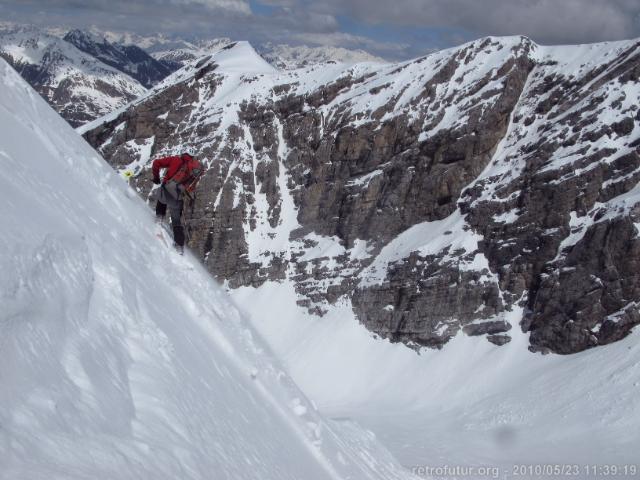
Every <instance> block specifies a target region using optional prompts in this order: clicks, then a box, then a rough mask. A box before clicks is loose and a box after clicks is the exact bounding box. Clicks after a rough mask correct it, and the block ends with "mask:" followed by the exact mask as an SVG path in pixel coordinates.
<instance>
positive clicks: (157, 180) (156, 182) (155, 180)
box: [153, 177, 160, 185]
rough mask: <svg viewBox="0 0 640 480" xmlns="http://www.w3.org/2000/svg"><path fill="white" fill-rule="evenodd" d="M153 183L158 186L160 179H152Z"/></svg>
mask: <svg viewBox="0 0 640 480" xmlns="http://www.w3.org/2000/svg"><path fill="white" fill-rule="evenodd" d="M153 183H155V184H156V185H160V177H153Z"/></svg>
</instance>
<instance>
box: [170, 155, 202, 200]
mask: <svg viewBox="0 0 640 480" xmlns="http://www.w3.org/2000/svg"><path fill="white" fill-rule="evenodd" d="M200 175H202V164H201V163H200V162H199V161H198V160H196V159H195V158H193V157H192V156H191V155H189V154H186V153H185V154H183V155H182V165H181V166H180V168H179V169H178V171H177V172H176V173H175V174H174V175H173V177H171V181H173V182H176V183H177V184H178V185H182V186H184V188H185V190H187V191H188V192H193V191H194V190H195V188H196V184H197V183H198V180H199V178H200Z"/></svg>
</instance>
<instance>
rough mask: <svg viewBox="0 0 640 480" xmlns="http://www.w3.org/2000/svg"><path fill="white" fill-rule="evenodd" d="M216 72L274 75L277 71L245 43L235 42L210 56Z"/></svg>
mask: <svg viewBox="0 0 640 480" xmlns="http://www.w3.org/2000/svg"><path fill="white" fill-rule="evenodd" d="M211 59H212V60H213V61H214V62H215V63H216V64H217V65H218V71H220V72H227V73H264V74H269V73H275V72H277V70H276V69H275V68H274V67H273V66H272V65H270V64H269V62H267V61H266V60H265V59H264V58H262V57H261V56H260V55H259V54H258V52H256V50H255V49H254V48H253V46H252V45H251V44H250V43H249V42H246V41H242V42H235V43H232V44H230V45H227V46H226V47H224V48H222V49H221V50H219V51H217V52H216V53H214V54H213V55H212V56H211Z"/></svg>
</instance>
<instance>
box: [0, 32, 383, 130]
mask: <svg viewBox="0 0 640 480" xmlns="http://www.w3.org/2000/svg"><path fill="white" fill-rule="evenodd" d="M230 44H232V40H231V39H229V38H214V39H210V40H197V41H188V40H184V39H170V38H168V37H166V36H164V35H161V34H159V35H156V36H147V37H143V36H139V35H136V34H130V33H114V32H108V31H99V30H96V29H91V30H90V31H82V30H71V31H66V30H64V29H61V28H49V29H41V28H37V27H34V26H24V25H13V24H10V23H6V22H4V23H1V24H0V56H2V57H3V58H4V59H5V60H7V61H8V62H9V64H11V65H12V66H13V68H15V69H16V70H17V71H18V72H19V73H20V74H21V75H22V76H23V77H24V78H25V79H26V80H27V81H28V82H29V83H30V84H31V86H32V87H34V88H35V89H36V90H37V91H38V92H39V93H40V94H41V95H42V96H43V97H44V98H45V99H46V100H47V101H48V102H49V104H50V105H51V106H52V107H53V108H54V109H55V110H56V111H57V112H58V113H60V115H62V116H63V117H64V118H65V119H66V120H67V121H68V122H69V123H70V124H71V125H72V126H74V127H77V126H80V125H83V124H85V123H87V122H90V121H93V120H95V119H97V118H100V117H101V116H103V115H106V114H108V113H110V112H112V111H114V110H116V109H118V108H120V107H122V106H124V105H126V104H127V103H128V102H130V101H131V100H133V99H135V98H137V97H139V96H140V95H143V94H145V93H146V92H147V90H148V89H150V88H152V87H153V86H155V85H156V84H158V83H159V82H160V81H162V80H163V79H165V78H166V77H167V76H169V75H170V74H171V73H173V72H175V71H176V70H178V69H180V68H182V67H183V66H185V65H187V64H188V63H189V62H194V61H196V60H198V59H200V58H202V57H204V56H206V55H208V54H212V53H215V52H217V51H219V50H221V49H223V48H224V47H226V46H228V45H230ZM257 50H258V51H259V52H260V54H261V55H262V57H263V58H264V59H265V60H266V61H268V62H269V63H271V65H273V66H275V67H276V68H278V69H283V70H288V69H295V68H302V67H304V66H307V65H312V64H317V63H336V62H338V63H357V62H384V60H383V59H380V58H377V57H374V56H372V55H370V54H368V53H367V52H364V51H362V50H357V51H354V50H347V49H344V48H335V47H307V46H295V47H294V46H290V45H275V46H274V45H271V44H269V45H266V46H262V47H260V48H258V49H257Z"/></svg>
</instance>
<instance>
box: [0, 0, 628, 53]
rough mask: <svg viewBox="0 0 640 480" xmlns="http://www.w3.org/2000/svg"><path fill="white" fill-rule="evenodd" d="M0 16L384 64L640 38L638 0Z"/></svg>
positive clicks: (140, 8) (222, 6)
mask: <svg viewBox="0 0 640 480" xmlns="http://www.w3.org/2000/svg"><path fill="white" fill-rule="evenodd" d="M0 21H8V22H19V23H31V24H35V25H39V26H47V27H62V28H82V29H88V28H90V27H96V28H98V29H101V30H108V31H117V32H123V31H125V32H132V33H137V34H140V35H151V34H156V33H163V34H165V35H167V36H176V35H177V36H180V37H183V38H190V39H192V38H216V37H229V38H231V39H232V40H249V41H250V42H252V43H254V44H257V45H260V44H266V43H272V44H282V43H284V44H289V45H300V44H305V45H309V46H317V45H328V46H338V47H345V48H350V49H363V50H366V51H368V52H370V53H372V54H374V55H377V56H380V57H383V58H385V59H388V60H404V59H409V58H414V57H418V56H420V55H423V54H425V53H428V52H430V51H433V50H434V49H442V48H446V47H450V46H454V45H459V44H461V43H464V42H466V41H469V40H473V39H476V38H479V37H484V36H488V35H526V36H528V37H530V38H532V39H533V40H535V41H536V42H538V43H541V44H545V45H553V44H576V43H591V42H599V41H607V40H621V39H628V38H635V37H640V0H510V1H509V0H324V1H312V0H136V1H133V0H46V1H45V0H0Z"/></svg>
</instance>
